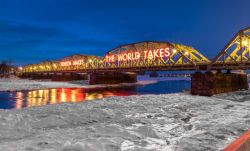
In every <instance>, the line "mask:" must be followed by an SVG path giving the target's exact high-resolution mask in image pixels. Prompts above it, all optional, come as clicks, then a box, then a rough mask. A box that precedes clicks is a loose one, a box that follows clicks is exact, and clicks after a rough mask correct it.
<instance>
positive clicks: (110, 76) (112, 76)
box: [89, 72, 137, 85]
mask: <svg viewBox="0 0 250 151" xmlns="http://www.w3.org/2000/svg"><path fill="white" fill-rule="evenodd" d="M135 82H137V75H136V73H134V72H103V73H97V72H95V73H91V74H90V78H89V84H90V85H94V84H119V83H135Z"/></svg>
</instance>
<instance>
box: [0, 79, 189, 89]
mask: <svg viewBox="0 0 250 151" xmlns="http://www.w3.org/2000/svg"><path fill="white" fill-rule="evenodd" d="M166 80H190V78H167V77H158V78H150V77H148V76H138V82H136V83H123V84H113V85H105V84H99V85H89V84H88V81H87V80H85V81H67V82H53V81H49V80H28V79H18V78H5V79H1V78H0V91H19V90H38V89H47V88H96V87H99V88H102V87H119V86H131V85H147V84H152V83H156V82H158V81H166Z"/></svg>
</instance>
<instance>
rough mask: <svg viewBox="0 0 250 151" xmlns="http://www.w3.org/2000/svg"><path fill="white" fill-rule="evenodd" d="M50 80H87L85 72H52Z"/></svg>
mask: <svg viewBox="0 0 250 151" xmlns="http://www.w3.org/2000/svg"><path fill="white" fill-rule="evenodd" d="M51 80H52V81H75V80H88V74H87V73H81V74H79V73H54V74H53V76H52V78H51Z"/></svg>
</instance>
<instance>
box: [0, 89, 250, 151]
mask: <svg viewBox="0 0 250 151" xmlns="http://www.w3.org/2000/svg"><path fill="white" fill-rule="evenodd" d="M238 98H241V99H240V100H238ZM249 100H250V93H249V91H243V92H233V93H229V94H223V95H218V96H214V97H202V96H191V95H189V94H186V93H176V94H166V95H144V96H129V97H111V98H105V99H100V100H95V101H90V102H84V103H63V104H56V105H47V106H42V107H34V108H27V109H22V110H0V140H1V141H0V150H1V151H11V150H18V151H24V150H35V151H36V150H43V151H66V150H74V151H85V150H88V151H92V150H107V151H112V150H113V151H116V150H122V151H132V150H143V151H149V150H150V151H157V150H158V151H160V150H166V151H174V150H175V151H186V150H192V151H200V150H210V151H213V150H220V149H222V148H223V147H225V146H226V145H227V144H229V143H230V142H232V141H233V140H234V139H236V138H237V137H238V136H240V134H242V133H243V132H244V131H245V130H247V129H248V128H249V125H250V122H249V121H250V116H249V107H250V101H249Z"/></svg>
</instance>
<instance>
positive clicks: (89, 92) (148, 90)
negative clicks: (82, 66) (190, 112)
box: [0, 80, 190, 109]
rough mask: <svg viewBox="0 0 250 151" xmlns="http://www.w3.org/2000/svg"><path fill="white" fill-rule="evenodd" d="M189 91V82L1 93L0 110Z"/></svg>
mask: <svg viewBox="0 0 250 151" xmlns="http://www.w3.org/2000/svg"><path fill="white" fill-rule="evenodd" d="M189 88H190V81H189V80H169V81H158V82H153V83H151V84H147V85H134V86H119V87H112V88H107V87H100V88H45V89H44V88H43V89H36V90H19V91H2V92H0V100H1V102H0V109H21V108H23V107H33V106H42V105H47V104H56V103H64V102H83V101H89V100H95V99H101V98H106V97H111V96H129V95H142V94H169V93H176V92H182V91H184V90H188V89H189Z"/></svg>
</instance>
